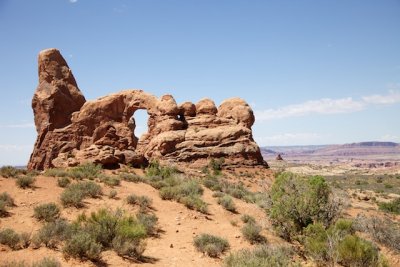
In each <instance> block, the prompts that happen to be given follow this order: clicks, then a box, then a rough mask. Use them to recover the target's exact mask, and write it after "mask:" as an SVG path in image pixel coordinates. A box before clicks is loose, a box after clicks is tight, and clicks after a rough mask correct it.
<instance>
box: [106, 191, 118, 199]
mask: <svg viewBox="0 0 400 267" xmlns="http://www.w3.org/2000/svg"><path fill="white" fill-rule="evenodd" d="M117 195H118V192H117V190H111V191H110V193H108V198H110V199H115V198H116V197H117Z"/></svg>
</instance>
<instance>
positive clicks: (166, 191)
mask: <svg viewBox="0 0 400 267" xmlns="http://www.w3.org/2000/svg"><path fill="white" fill-rule="evenodd" d="M153 178H154V177H153ZM157 179H158V178H157ZM155 183H157V185H158V186H160V197H161V198H162V199H164V200H175V201H178V202H179V203H182V204H184V205H185V206H186V207H187V208H189V209H193V210H197V211H199V212H202V213H207V203H205V202H204V201H203V200H202V199H201V198H200V195H201V194H203V188H202V187H201V185H200V184H199V183H198V182H197V181H195V180H188V179H183V178H177V177H170V178H167V179H161V180H158V181H157V182H155Z"/></svg>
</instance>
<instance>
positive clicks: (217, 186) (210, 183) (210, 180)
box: [203, 176, 222, 191]
mask: <svg viewBox="0 0 400 267" xmlns="http://www.w3.org/2000/svg"><path fill="white" fill-rule="evenodd" d="M203 184H204V186H205V187H207V188H208V189H210V190H212V191H222V185H221V183H220V182H219V180H218V178H217V177H215V176H207V177H206V178H205V179H204V180H203Z"/></svg>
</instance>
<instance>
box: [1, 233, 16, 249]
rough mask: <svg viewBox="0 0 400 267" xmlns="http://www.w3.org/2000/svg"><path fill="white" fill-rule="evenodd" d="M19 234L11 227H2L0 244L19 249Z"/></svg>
mask: <svg viewBox="0 0 400 267" xmlns="http://www.w3.org/2000/svg"><path fill="white" fill-rule="evenodd" d="M19 242H20V236H19V234H17V233H16V232H15V231H14V230H13V229H9V228H7V229H3V230H1V231H0V244H3V245H6V246H9V247H10V248H11V249H14V250H15V249H19V248H20V245H19Z"/></svg>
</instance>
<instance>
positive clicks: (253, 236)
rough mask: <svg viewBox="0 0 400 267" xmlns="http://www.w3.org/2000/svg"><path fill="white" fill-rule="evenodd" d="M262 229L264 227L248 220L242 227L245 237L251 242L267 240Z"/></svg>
mask: <svg viewBox="0 0 400 267" xmlns="http://www.w3.org/2000/svg"><path fill="white" fill-rule="evenodd" d="M261 231H262V227H261V226H260V225H259V224H257V223H255V222H248V223H246V224H245V225H244V226H243V227H242V229H241V232H242V234H243V237H244V238H245V239H246V240H247V241H249V242H250V243H251V244H255V243H261V242H263V241H265V240H264V238H263V236H262V235H261Z"/></svg>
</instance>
